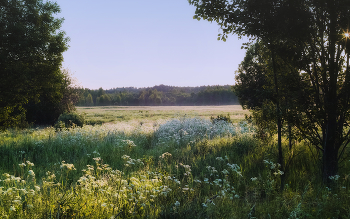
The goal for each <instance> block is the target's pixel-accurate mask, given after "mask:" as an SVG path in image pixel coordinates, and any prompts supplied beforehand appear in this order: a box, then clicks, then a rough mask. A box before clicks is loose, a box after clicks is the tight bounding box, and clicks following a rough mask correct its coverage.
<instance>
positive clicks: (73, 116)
mask: <svg viewBox="0 0 350 219" xmlns="http://www.w3.org/2000/svg"><path fill="white" fill-rule="evenodd" d="M84 123H85V119H84V116H83V115H81V114H78V113H76V112H71V113H63V114H61V115H60V116H59V117H58V121H57V122H56V124H55V128H56V129H59V130H61V129H62V128H72V127H76V126H79V127H83V126H84Z"/></svg>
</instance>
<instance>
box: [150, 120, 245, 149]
mask: <svg viewBox="0 0 350 219" xmlns="http://www.w3.org/2000/svg"><path fill="white" fill-rule="evenodd" d="M250 131H251V128H249V127H248V125H247V124H245V123H240V124H239V125H234V124H232V123H229V122H226V121H223V120H222V121H216V122H214V123H213V122H211V121H210V120H208V119H201V118H186V117H185V118H181V119H173V120H170V121H168V122H166V123H165V124H163V125H160V127H159V128H158V130H157V131H156V132H155V135H156V137H157V139H158V145H169V144H172V145H182V144H187V143H189V142H191V141H195V140H202V139H204V138H207V139H213V138H215V137H225V136H234V135H237V134H241V133H246V132H250Z"/></svg>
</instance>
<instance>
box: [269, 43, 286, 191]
mask: <svg viewBox="0 0 350 219" xmlns="http://www.w3.org/2000/svg"><path fill="white" fill-rule="evenodd" d="M271 57H272V68H273V76H274V83H275V92H276V114H277V136H278V141H277V147H278V163H279V164H280V165H281V171H283V172H284V173H285V170H284V161H283V153H282V118H281V107H280V99H279V89H278V80H277V69H276V63H275V52H274V48H273V45H272V44H271ZM284 181H285V174H282V175H281V191H282V190H283V189H284Z"/></svg>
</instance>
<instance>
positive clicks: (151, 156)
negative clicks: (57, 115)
mask: <svg viewBox="0 0 350 219" xmlns="http://www.w3.org/2000/svg"><path fill="white" fill-rule="evenodd" d="M77 111H78V112H79V113H85V118H86V121H87V123H88V124H95V125H94V126H92V125H85V126H84V127H82V128H81V127H74V128H70V129H64V130H61V131H58V130H55V129H54V128H53V127H46V128H36V129H25V130H7V131H5V132H1V133H0V153H1V157H2V159H1V160H0V167H1V168H0V174H1V181H0V217H1V218H110V219H112V218H250V219H252V218H350V203H349V202H350V199H349V197H350V190H349V188H350V185H349V180H348V176H349V175H348V174H349V170H350V168H349V161H348V160H346V161H344V162H343V163H342V165H343V166H342V169H341V172H340V173H339V176H334V178H333V179H332V180H333V181H334V183H333V185H332V186H331V187H325V186H324V185H323V184H322V183H321V181H320V178H319V160H318V158H319V154H318V153H317V151H315V150H314V149H313V148H312V147H310V146H309V145H308V143H307V142H303V141H302V142H299V143H298V144H295V145H294V146H293V148H292V149H287V148H285V150H284V153H285V157H286V158H287V159H286V163H287V169H286V172H282V171H281V170H280V169H279V164H277V163H276V160H277V149H276V145H275V143H274V142H275V140H274V139H272V141H271V142H263V141H261V140H259V139H257V138H256V137H255V129H254V126H253V125H252V124H249V123H248V122H247V121H245V120H244V114H245V113H249V112H247V111H244V110H242V109H241V107H240V106H217V107H98V108H94V107H81V108H78V109H77ZM220 114H223V115H227V114H229V116H230V118H231V120H232V122H227V121H223V120H210V117H214V118H215V117H217V116H218V115H220ZM100 124H101V125H100ZM284 140H285V142H284V145H285V146H286V145H287V142H288V140H287V139H284ZM284 174H285V176H286V181H285V182H286V185H285V186H284V188H283V190H281V186H280V180H281V176H282V175H284Z"/></svg>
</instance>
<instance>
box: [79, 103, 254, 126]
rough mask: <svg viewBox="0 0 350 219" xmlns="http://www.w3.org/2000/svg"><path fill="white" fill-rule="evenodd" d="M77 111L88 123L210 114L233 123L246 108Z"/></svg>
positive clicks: (122, 108)
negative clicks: (224, 117)
mask: <svg viewBox="0 0 350 219" xmlns="http://www.w3.org/2000/svg"><path fill="white" fill-rule="evenodd" d="M77 112H78V113H85V114H86V115H85V120H86V121H87V123H88V124H102V123H108V122H120V121H123V122H125V121H138V122H139V121H141V122H144V123H147V122H150V121H156V120H167V119H171V118H174V117H182V116H185V115H186V116H189V117H200V118H206V119H209V118H210V117H211V116H214V117H216V116H217V115H220V114H222V115H225V116H226V115H228V114H229V115H230V117H231V120H232V121H233V122H235V123H238V122H239V121H241V120H243V119H244V114H249V111H248V110H243V109H242V107H241V106H240V105H225V106H104V107H77Z"/></svg>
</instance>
